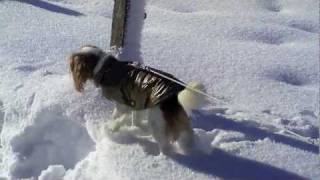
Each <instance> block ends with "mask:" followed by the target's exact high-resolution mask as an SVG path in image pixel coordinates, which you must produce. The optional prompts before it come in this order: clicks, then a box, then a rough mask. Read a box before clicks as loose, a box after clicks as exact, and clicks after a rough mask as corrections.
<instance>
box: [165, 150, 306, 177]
mask: <svg viewBox="0 0 320 180" xmlns="http://www.w3.org/2000/svg"><path fill="white" fill-rule="evenodd" d="M171 158H172V159H173V160H174V161H176V162H177V163H179V164H181V165H183V166H186V167H188V168H190V169H192V170H194V171H198V172H201V173H205V174H208V175H212V176H218V177H220V178H222V179H243V180H253V179H259V180H270V179H273V180H277V179H279V180H282V179H290V180H299V179H306V178H304V177H301V176H299V175H297V174H294V173H291V172H288V171H286V170H282V169H279V168H276V167H273V166H270V165H267V164H263V163H260V162H257V161H253V160H249V159H245V158H242V157H238V156H235V155H232V154H229V153H227V152H225V151H222V150H220V149H214V150H213V151H212V153H211V154H209V155H206V154H195V155H188V156H187V155H180V154H176V155H173V156H172V157H171Z"/></svg>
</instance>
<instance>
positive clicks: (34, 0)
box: [16, 0, 83, 16]
mask: <svg viewBox="0 0 320 180" xmlns="http://www.w3.org/2000/svg"><path fill="white" fill-rule="evenodd" d="M16 1H18V2H22V3H27V4H31V5H33V6H35V7H39V8H42V9H45V10H48V11H51V12H55V13H61V14H66V15H70V16H82V15H83V14H82V13H80V12H78V11H75V10H72V9H68V8H65V7H61V6H58V5H55V4H52V3H49V2H45V1H42V0H16Z"/></svg>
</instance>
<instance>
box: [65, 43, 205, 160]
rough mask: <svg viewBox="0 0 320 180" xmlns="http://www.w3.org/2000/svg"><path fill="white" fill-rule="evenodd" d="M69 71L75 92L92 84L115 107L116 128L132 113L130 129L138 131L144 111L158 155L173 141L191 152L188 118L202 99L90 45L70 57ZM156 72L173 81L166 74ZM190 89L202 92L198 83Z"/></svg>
mask: <svg viewBox="0 0 320 180" xmlns="http://www.w3.org/2000/svg"><path fill="white" fill-rule="evenodd" d="M70 70H71V74H72V76H73V81H74V85H75V89H76V90H77V91H79V92H82V91H83V90H84V85H85V83H86V81H87V80H91V81H93V82H94V84H95V85H96V87H99V88H101V89H102V93H103V96H104V97H106V98H107V99H109V100H111V101H114V102H115V103H116V108H115V110H114V112H113V119H114V120H115V121H117V122H118V124H119V125H123V124H126V123H128V122H129V121H131V117H132V114H131V112H135V114H136V118H134V119H133V125H135V126H138V127H139V126H140V125H141V122H140V121H141V117H139V112H141V111H142V110H146V109H147V110H148V118H147V119H148V125H149V127H150V130H151V132H152V135H153V137H154V139H155V140H156V141H157V143H158V145H159V148H160V150H161V152H163V153H165V154H166V153H169V152H170V151H171V150H172V143H173V142H175V141H178V144H179V145H180V148H181V149H182V150H183V151H184V152H188V151H190V150H191V149H192V148H193V145H194V132H193V129H192V126H191V120H190V118H189V115H190V113H191V111H192V110H193V109H197V108H199V107H200V105H201V104H202V103H204V102H205V98H204V97H203V96H201V95H199V94H196V93H194V92H193V91H190V90H189V88H186V87H184V86H182V85H179V84H177V83H174V82H172V81H170V80H168V79H166V78H164V77H162V76H159V75H157V74H155V73H153V72H152V71H148V70H146V69H144V68H140V67H137V66H134V65H132V64H130V63H128V62H121V61H118V60H117V59H116V58H115V57H114V56H112V55H110V54H108V53H105V52H104V51H102V50H101V49H100V48H98V47H95V46H90V45H88V46H84V47H82V48H80V50H78V51H76V52H74V53H73V54H72V55H71V57H70ZM158 72H160V73H161V74H163V75H165V76H169V77H170V78H174V79H176V78H175V77H174V76H172V75H170V74H168V73H165V72H162V71H158ZM176 80H177V79H176ZM178 81H179V80H178ZM190 86H191V88H194V89H199V90H204V87H203V86H202V85H201V84H199V83H193V84H190ZM188 114H189V115H188Z"/></svg>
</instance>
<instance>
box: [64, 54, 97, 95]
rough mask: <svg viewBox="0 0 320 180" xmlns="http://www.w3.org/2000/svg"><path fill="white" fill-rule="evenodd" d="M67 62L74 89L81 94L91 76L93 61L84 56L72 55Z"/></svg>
mask: <svg viewBox="0 0 320 180" xmlns="http://www.w3.org/2000/svg"><path fill="white" fill-rule="evenodd" d="M69 61H70V71H71V74H72V77H73V81H74V86H75V89H76V90H77V91H79V92H82V91H83V86H84V84H85V83H86V81H87V80H88V79H90V78H92V76H93V69H94V66H95V64H94V63H96V62H95V59H94V58H93V57H91V56H88V55H86V54H82V53H74V54H72V55H71V56H70V60H69Z"/></svg>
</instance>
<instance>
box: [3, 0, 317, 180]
mask: <svg viewBox="0 0 320 180" xmlns="http://www.w3.org/2000/svg"><path fill="white" fill-rule="evenodd" d="M146 4H147V6H146V11H147V14H148V15H147V19H146V20H145V21H144V29H143V32H142V39H141V53H142V58H143V60H144V63H145V64H146V65H149V66H153V67H156V68H159V69H162V70H165V71H167V72H170V73H173V74H175V75H176V76H177V77H178V78H180V79H182V80H184V81H186V82H189V81H193V80H197V81H201V82H203V83H204V84H205V85H206V87H207V90H208V93H210V94H214V95H217V96H223V97H226V98H227V99H228V100H229V101H226V102H225V103H224V104H222V103H218V102H217V104H216V105H215V106H213V105H209V106H207V107H205V108H204V109H203V110H200V111H196V112H194V113H193V115H192V117H193V126H194V128H195V131H196V137H197V139H198V141H197V145H198V148H199V149H201V150H203V153H199V154H194V155H190V156H186V155H179V154H177V155H174V156H171V157H166V156H163V155H159V150H158V149H157V148H156V144H155V142H154V141H153V139H152V138H151V137H150V136H149V135H148V134H145V133H143V131H141V130H139V129H136V128H134V127H126V128H123V129H122V130H121V131H120V132H118V133H115V134H112V135H110V134H109V133H108V132H106V131H105V130H104V129H103V128H100V129H99V130H100V131H97V130H96V129H97V127H104V125H105V124H107V123H109V119H110V115H111V110H112V108H113V105H112V103H110V102H108V101H106V100H104V99H103V98H101V94H100V91H99V90H98V89H95V88H94V87H93V86H92V85H88V87H87V88H86V92H85V93H84V94H78V93H77V92H75V90H74V89H73V84H72V81H71V78H70V75H69V70H68V56H69V55H70V53H71V52H72V51H73V50H75V49H77V48H79V47H80V46H82V45H84V44H93V45H97V46H99V47H101V48H103V49H106V48H108V45H109V40H110V39H109V38H110V29H111V20H112V19H111V18H112V7H113V0H107V1H103V0H46V1H45V0H24V1H20V0H12V1H0V29H1V33H0V122H1V123H0V129H2V131H1V139H0V140H1V149H0V178H1V177H11V178H13V179H14V178H30V177H35V178H36V177H39V179H41V180H48V179H49V180H50V179H59V178H60V179H139V180H140V179H232V178H233V179H301V178H308V179H319V178H320V171H319V166H320V165H319V159H318V158H319V156H318V153H319V148H318V145H312V144H309V143H307V142H305V141H304V140H302V139H301V138H298V137H296V136H293V135H288V134H287V133H285V132H283V130H282V129H283V128H286V129H289V130H292V131H293V132H295V133H297V134H299V135H301V136H304V137H306V138H313V139H314V140H316V139H317V140H318V141H317V142H319V122H318V117H319V73H318V72H319V23H318V20H319V14H318V12H319V2H318V1H317V0H241V1H239V0H226V1H219V0H203V1H201V2H200V1H196V0H175V1H171V0H147V1H146ZM99 125H100V126H99ZM1 127H2V128H1Z"/></svg>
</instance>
